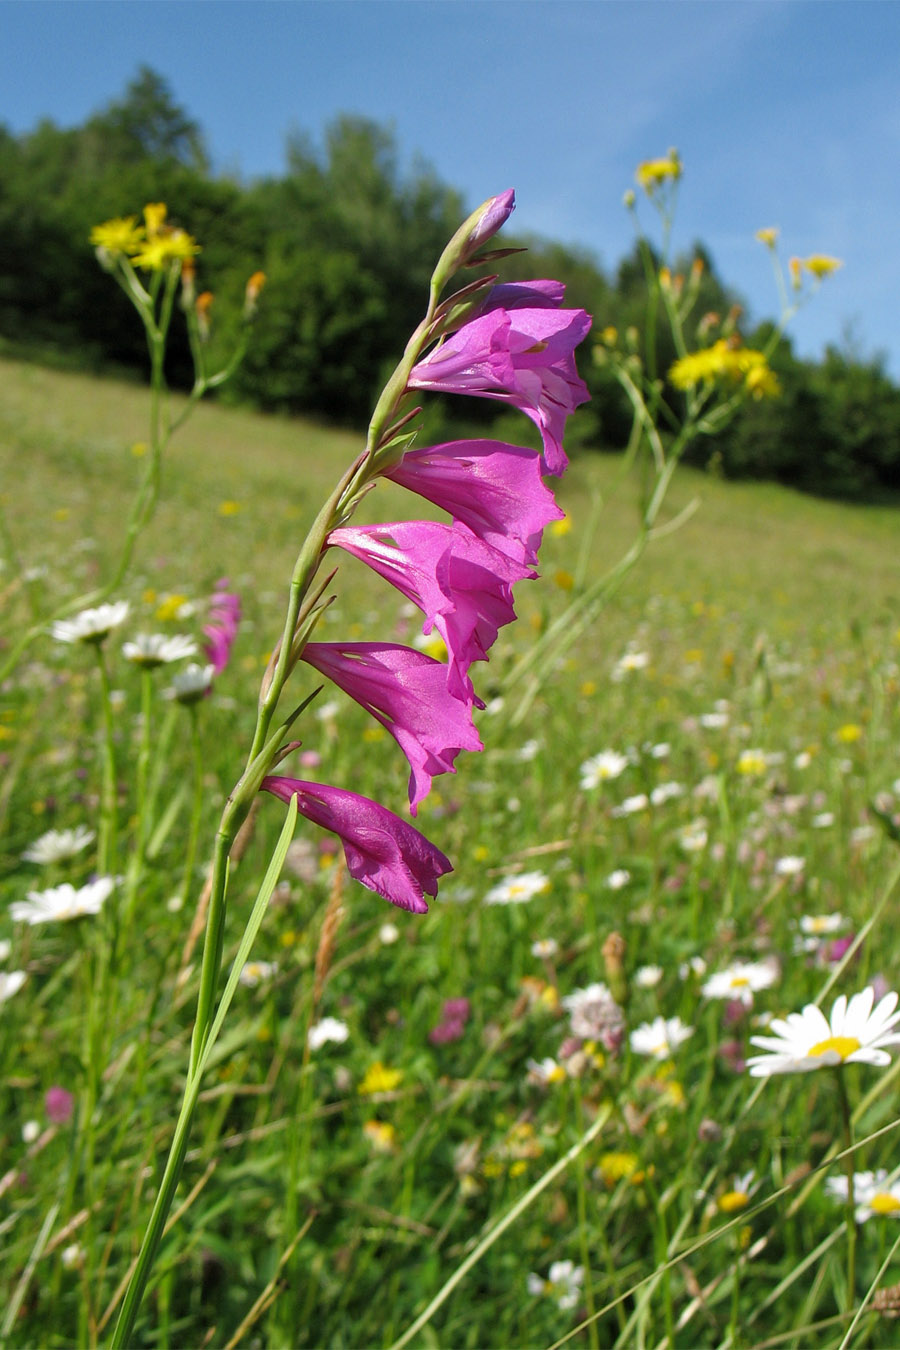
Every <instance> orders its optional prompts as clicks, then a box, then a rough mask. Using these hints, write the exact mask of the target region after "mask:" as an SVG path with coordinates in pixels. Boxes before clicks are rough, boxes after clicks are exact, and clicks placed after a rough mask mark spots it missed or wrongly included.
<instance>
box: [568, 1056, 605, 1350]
mask: <svg viewBox="0 0 900 1350" xmlns="http://www.w3.org/2000/svg"><path fill="white" fill-rule="evenodd" d="M574 1090H575V1118H576V1121H577V1127H578V1133H579V1135H581V1136H583V1135H584V1103H583V1101H582V1098H581V1081H580V1080H579V1079H577V1078H576V1079H575V1080H574ZM575 1181H576V1186H577V1199H578V1236H579V1240H580V1244H581V1265H582V1268H583V1270H584V1297H585V1302H586V1304H587V1315H588V1317H589V1319H590V1324H589V1326H588V1344H589V1345H590V1347H591V1350H600V1341H599V1338H598V1336H597V1321H596V1318H595V1317H594V1309H595V1302H594V1282H593V1279H592V1278H591V1250H590V1246H589V1243H588V1215H587V1178H586V1176H585V1169H584V1154H583V1153H579V1155H578V1157H577V1158H576V1160H575Z"/></svg>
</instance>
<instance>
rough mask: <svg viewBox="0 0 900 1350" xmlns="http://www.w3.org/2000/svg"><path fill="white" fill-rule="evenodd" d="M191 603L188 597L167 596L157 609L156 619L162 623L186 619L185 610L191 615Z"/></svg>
mask: <svg viewBox="0 0 900 1350" xmlns="http://www.w3.org/2000/svg"><path fill="white" fill-rule="evenodd" d="M190 603H191V602H190V601H189V600H188V598H187V596H186V595H167V596H166V598H165V599H164V600H163V601H162V602H161V604H160V606H159V608H158V609H157V611H156V617H157V619H158V620H159V621H160V623H167V622H168V623H171V622H172V621H173V620H175V619H181V618H184V616H185V614H184V612H185V610H187V612H188V613H190Z"/></svg>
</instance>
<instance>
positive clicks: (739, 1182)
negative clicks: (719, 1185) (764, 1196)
mask: <svg viewBox="0 0 900 1350" xmlns="http://www.w3.org/2000/svg"><path fill="white" fill-rule="evenodd" d="M758 1190H759V1182H758V1181H757V1180H756V1179H755V1173H754V1172H753V1171H752V1170H751V1171H750V1172H744V1173H743V1174H742V1175H741V1176H736V1177H735V1178H734V1183H733V1185H732V1187H731V1190H730V1191H725V1193H724V1194H723V1195H720V1196H719V1198H718V1200H717V1201H716V1204H717V1205H718V1207H719V1209H720V1210H721V1211H722V1213H723V1214H735V1213H737V1211H738V1210H741V1209H746V1208H747V1206H748V1205H749V1203H750V1197H751V1195H752V1194H753V1192H754V1191H758Z"/></svg>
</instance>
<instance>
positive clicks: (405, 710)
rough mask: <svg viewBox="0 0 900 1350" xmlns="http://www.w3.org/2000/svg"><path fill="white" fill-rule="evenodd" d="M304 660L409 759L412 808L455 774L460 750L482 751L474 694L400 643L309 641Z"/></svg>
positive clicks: (436, 664) (438, 665) (440, 667)
mask: <svg viewBox="0 0 900 1350" xmlns="http://www.w3.org/2000/svg"><path fill="white" fill-rule="evenodd" d="M303 660H304V661H306V662H308V664H309V665H311V666H313V667H314V668H315V669H316V670H318V671H321V673H322V674H323V675H326V676H327V677H328V679H329V680H332V681H333V682H334V683H335V684H336V685H337V686H338V688H340V689H343V690H344V693H345V694H349V695H350V697H351V698H352V699H355V701H356V702H357V703H358V704H359V705H360V707H362V708H365V710H366V712H369V713H371V714H372V716H373V717H375V718H377V719H378V721H379V722H380V723H381V725H382V726H383V727H384V728H385V730H386V731H389V732H390V733H391V735H392V736H393V737H394V740H395V741H396V742H397V744H398V745H399V746H400V748H401V750H402V751H403V753H404V754H405V755H406V758H407V759H408V760H409V766H410V771H411V772H410V776H409V807H410V810H411V811H412V813H413V815H415V814H416V808H417V806H418V803H419V802H420V801H422V800H423V798H424V797H427V796H428V793H429V791H430V790H431V780H432V778H434V777H436V776H437V775H438V774H440V773H455V772H456V770H455V769H454V767H453V761H454V759H455V758H456V756H457V755H458V754H459V752H460V750H481V749H482V748H483V747H482V744H481V739H480V737H479V735H478V732H477V731H476V730H475V726H474V723H473V722H472V704H473V703H474V702H475V696H474V694H471V693H470V695H469V699H468V700H467V701H465V702H464V701H463V700H461V699H458V698H454V696H453V695H452V694H451V693H450V691H449V689H448V687H447V667H446V666H445V665H443V664H442V663H441V662H440V661H435V660H434V659H433V657H430V656H426V655H425V653H424V652H417V651H415V649H414V648H412V647H403V646H400V645H399V644H398V643H396V642H343V643H336V642H309V643H307V645H306V647H305V648H304V651H303Z"/></svg>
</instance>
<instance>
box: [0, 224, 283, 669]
mask: <svg viewBox="0 0 900 1350" xmlns="http://www.w3.org/2000/svg"><path fill="white" fill-rule="evenodd" d="M112 223H113V222H107V225H110V224H112ZM104 229H105V227H104V226H97V227H95V229H94V231H93V232H92V242H94V243H97V253H98V260H99V261H100V263H101V266H102V267H103V268H104V270H105V271H107V272H109V273H110V274H111V275H112V276H113V278H114V280H115V281H116V282H117V283H118V285H119V286H120V287H121V288H122V290H123V291H124V292H125V294H126V295H127V296H128V299H129V300H130V301H131V304H132V305H133V307H134V309H135V310H136V312H137V315H138V317H139V319H140V321H141V324H142V325H143V328H144V335H145V338H146V342H147V354H148V357H149V361H150V377H149V407H148V437H147V446H146V455H145V457H144V461H145V462H144V467H143V472H142V474H141V477H140V481H139V482H138V485H137V488H136V491H135V495H134V498H133V500H132V504H131V509H130V512H129V515H128V518H127V520H126V523H125V528H124V532H123V536H122V541H121V545H120V552H119V557H118V561H117V562H116V564H115V566H114V567H113V569H112V571H111V573H110V575H109V576H108V578H107V579H106V580H105V581H103V582H102V583H101V584H100V585H99V586H98V587H96V588H95V589H93V590H92V591H90V592H88V593H87V594H85V595H80V596H76V597H74V598H72V599H71V600H67V601H65V602H64V603H63V604H61V605H59V606H57V607H56V608H55V609H54V610H53V611H52V612H51V613H50V614H47V615H44V616H43V617H42V618H41V619H40V620H39V621H37V622H35V623H34V624H33V626H32V627H31V628H29V629H26V630H25V632H23V634H22V635H21V637H20V638H19V640H18V642H16V643H14V644H12V647H11V649H10V652H9V654H8V656H7V657H6V660H5V661H4V663H3V665H2V667H0V682H2V681H3V680H4V679H6V678H7V676H8V675H9V674H10V672H11V671H12V670H14V669H15V667H16V665H17V664H18V662H19V660H20V659H21V657H22V655H23V654H24V652H25V651H27V649H28V648H29V647H30V646H31V644H32V643H33V642H34V641H35V639H37V638H38V637H40V636H41V635H42V633H43V632H45V630H46V628H47V626H48V625H49V624H50V623H51V622H52V621H53V620H56V619H61V618H64V617H65V616H66V615H68V614H73V613H75V612H76V611H77V610H79V609H83V608H85V607H86V606H89V605H98V604H101V603H103V602H104V601H105V600H107V599H108V598H109V596H111V595H113V594H115V592H117V591H118V590H119V589H120V588H121V586H122V583H123V582H124V581H125V578H126V577H127V576H128V573H129V571H130V569H131V565H132V562H133V560H134V555H135V552H136V549H137V545H138V541H139V539H140V537H141V535H142V533H143V531H144V530H145V529H146V527H147V525H148V524H149V523H150V521H151V520H152V518H153V516H154V514H155V511H156V507H157V504H158V501H159V495H160V490H161V486H162V466H163V462H164V460H165V456H166V453H167V451H168V448H169V444H170V442H171V440H172V437H173V436H174V435H175V433H176V432H177V431H178V430H179V428H180V427H181V426H183V424H184V423H185V422H186V421H187V419H188V418H189V417H190V415H191V413H192V412H193V411H194V409H195V407H196V405H197V404H198V403H199V401H200V400H201V399H202V398H203V397H204V395H205V394H207V393H208V392H209V391H210V390H212V389H216V388H219V387H220V386H221V385H223V384H224V383H226V382H227V381H228V380H229V379H230V378H231V377H232V375H233V374H234V372H235V371H236V370H237V368H238V366H239V365H240V364H241V362H242V361H243V359H244V356H245V354H246V351H247V347H248V345H249V342H250V337H251V335H252V329H253V318H254V314H255V306H249V305H245V308H244V315H243V322H242V324H241V327H240V330H239V333H238V337H237V341H236V342H235V345H234V348H233V350H232V353H231V355H230V357H229V358H228V360H227V361H226V363H225V365H224V366H223V367H222V368H221V369H220V370H218V371H217V372H215V373H213V374H210V373H209V372H208V371H207V367H206V358H205V349H204V345H203V342H202V341H201V339H200V332H199V327H198V316H197V308H196V304H195V303H194V299H193V292H192V287H193V262H192V254H191V253H190V252H185V253H181V252H179V250H178V249H177V248H175V249H171V250H170V252H169V253H168V254H166V253H165V252H164V253H163V254H161V256H160V258H159V260H158V265H156V264H155V263H154V265H153V270H152V271H151V274H150V280H149V285H147V286H145V285H144V284H143V282H142V280H141V279H140V277H139V276H138V273H137V270H136V268H137V267H138V266H140V255H137V256H135V255H134V253H133V250H132V252H131V256H129V252H128V251H127V247H128V246H127V244H126V242H125V240H124V238H122V237H120V238H119V240H118V243H116V242H115V239H114V238H113V246H112V247H110V245H109V242H107V243H98V239H101V238H104V237H105V238H106V239H107V240H110V238H111V236H109V235H108V234H107V235H106V236H103V234H102V232H103V230H104ZM182 233H183V232H182ZM185 238H189V236H185ZM194 251H196V249H195V250H194ZM258 275H259V276H262V274H261V273H259V274H258ZM264 280H265V278H263V282H264ZM179 284H180V285H181V288H182V308H183V310H184V314H185V320H186V326H187V330H188V339H189V344H190V349H191V353H192V356H193V365H194V380H193V384H192V386H191V390H190V392H189V394H188V396H187V399H186V400H185V403H184V406H183V408H182V409H181V411H180V412H178V413H177V414H173V412H172V408H171V402H170V399H169V391H168V385H167V382H166V378H165V361H166V351H167V347H168V341H169V331H170V328H171V323H172V317H173V314H174V311H175V305H176V298H177V295H178V288H179ZM261 285H262V282H261V283H260V286H261Z"/></svg>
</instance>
